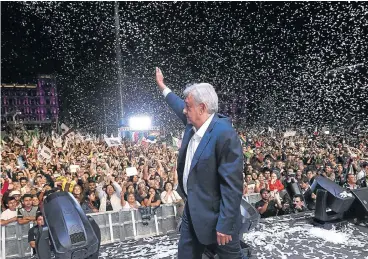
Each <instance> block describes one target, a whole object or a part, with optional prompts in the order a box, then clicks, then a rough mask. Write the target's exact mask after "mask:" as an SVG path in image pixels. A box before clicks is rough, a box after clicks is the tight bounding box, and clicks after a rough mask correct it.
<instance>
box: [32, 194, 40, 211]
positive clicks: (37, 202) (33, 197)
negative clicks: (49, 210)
mask: <svg viewBox="0 0 368 259" xmlns="http://www.w3.org/2000/svg"><path fill="white" fill-rule="evenodd" d="M39 204H40V201H39V200H38V197H37V195H33V194H32V206H33V208H36V210H37V211H40V208H39V207H38V205H39Z"/></svg>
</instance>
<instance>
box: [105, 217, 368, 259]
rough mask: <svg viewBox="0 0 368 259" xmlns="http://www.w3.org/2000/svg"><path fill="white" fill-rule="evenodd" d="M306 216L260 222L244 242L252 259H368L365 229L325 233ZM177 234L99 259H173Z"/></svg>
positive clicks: (118, 247)
mask: <svg viewBox="0 0 368 259" xmlns="http://www.w3.org/2000/svg"><path fill="white" fill-rule="evenodd" d="M309 218H310V214H309V215H304V216H300V215H299V216H282V217H275V218H270V219H266V220H262V221H261V222H260V224H259V225H258V226H257V228H256V229H255V230H253V231H252V232H251V233H248V234H245V235H244V239H245V241H246V243H247V244H248V245H250V246H251V248H252V257H251V258H252V259H253V258H254V259H261V258H262V259H278V258H280V259H286V258H290V259H298V258H314V259H316V258H318V259H335V258H336V259H341V258H344V259H355V258H356V259H368V229H367V228H365V227H359V226H355V225H353V224H350V223H349V224H347V225H346V226H345V227H343V228H342V229H338V230H324V229H321V228H317V227H314V226H313V225H312V224H310V223H309ZM178 240H179V235H178V234H171V235H165V236H156V237H150V238H143V239H139V240H130V241H125V242H119V243H114V244H110V245H104V246H102V247H101V249H100V257H99V258H101V259H110V258H113V259H120V258H126V259H128V258H129V259H146V258H152V259H158V258H160V259H169V258H176V253H177V244H178Z"/></svg>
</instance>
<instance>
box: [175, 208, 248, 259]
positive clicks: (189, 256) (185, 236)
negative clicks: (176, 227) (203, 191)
mask: <svg viewBox="0 0 368 259" xmlns="http://www.w3.org/2000/svg"><path fill="white" fill-rule="evenodd" d="M210 247H211V248H212V249H214V251H215V252H216V254H217V255H218V256H219V258H220V259H242V258H245V257H243V255H242V251H241V247H240V241H239V235H233V236H232V241H231V242H229V243H227V244H226V245H221V246H219V245H217V244H213V245H210ZM205 248H206V246H205V245H203V244H201V243H200V242H199V240H198V238H197V236H196V234H195V231H194V229H193V224H192V220H191V217H190V213H189V206H188V204H185V208H184V213H183V217H182V222H181V227H180V239H179V248H178V259H201V258H202V254H203V252H204V249H205Z"/></svg>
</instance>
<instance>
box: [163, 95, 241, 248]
mask: <svg viewBox="0 0 368 259" xmlns="http://www.w3.org/2000/svg"><path fill="white" fill-rule="evenodd" d="M165 99H166V102H167V103H168V104H169V106H170V107H171V108H172V109H173V111H174V112H175V113H176V115H177V116H178V117H179V118H180V119H181V120H182V121H183V123H184V125H185V126H186V127H185V133H184V137H183V140H182V144H181V148H180V150H179V154H178V167H177V171H178V177H179V186H180V188H181V189H182V190H184V188H183V172H184V166H185V158H186V152H187V147H188V144H189V141H190V139H191V137H192V136H193V134H194V131H193V129H192V127H193V125H191V124H188V123H187V118H186V116H185V115H184V114H183V109H184V106H185V104H184V101H183V100H182V99H181V98H180V97H178V96H177V95H176V94H174V93H173V92H170V93H169V94H168V95H167V96H166V98H165ZM242 172H243V153H242V147H241V143H240V140H239V137H238V135H237V133H236V131H235V130H234V129H233V127H232V125H231V122H230V120H229V119H228V118H227V117H225V116H223V115H220V114H215V116H214V117H213V119H212V121H211V123H210V125H209V127H208V128H207V131H206V133H205V134H204V136H203V138H202V139H201V142H200V143H199V145H198V148H197V150H196V152H195V154H194V156H193V160H192V164H191V167H190V172H189V176H188V182H187V192H188V193H187V195H185V196H186V198H187V203H186V206H189V207H188V208H189V213H190V216H191V220H192V223H193V228H194V231H195V233H196V236H197V238H198V240H199V241H200V242H201V243H202V244H204V245H209V244H213V243H216V231H218V232H220V233H223V234H228V235H238V234H239V229H240V223H241V217H240V216H241V214H240V202H241V199H242V192H243V174H242Z"/></svg>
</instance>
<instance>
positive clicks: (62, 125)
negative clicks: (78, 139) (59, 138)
mask: <svg viewBox="0 0 368 259" xmlns="http://www.w3.org/2000/svg"><path fill="white" fill-rule="evenodd" d="M60 128H61V132H62V134H63V135H64V134H65V133H67V132H68V131H69V130H70V128H69V127H68V126H66V125H65V124H64V123H62V124H61V126H60Z"/></svg>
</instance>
